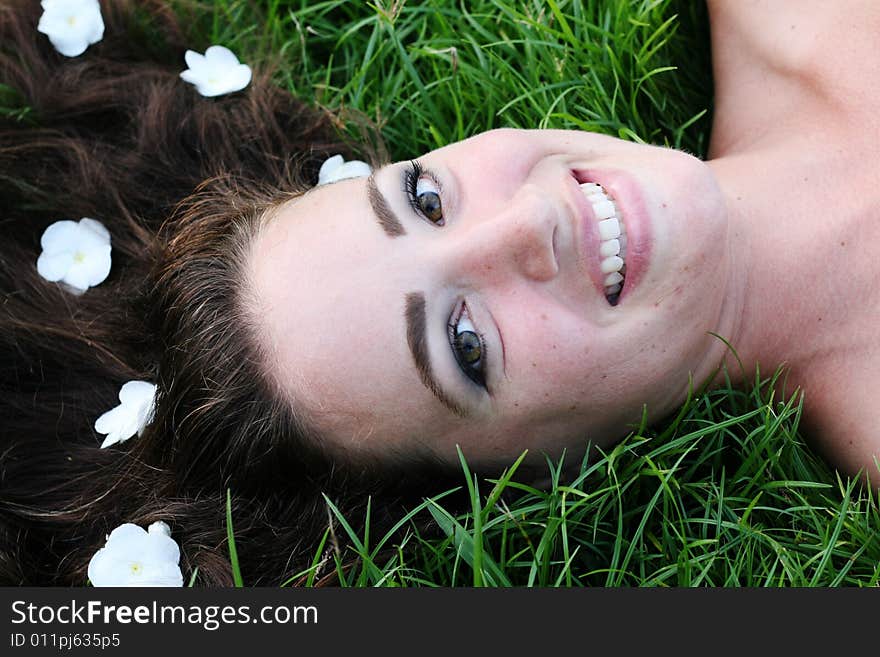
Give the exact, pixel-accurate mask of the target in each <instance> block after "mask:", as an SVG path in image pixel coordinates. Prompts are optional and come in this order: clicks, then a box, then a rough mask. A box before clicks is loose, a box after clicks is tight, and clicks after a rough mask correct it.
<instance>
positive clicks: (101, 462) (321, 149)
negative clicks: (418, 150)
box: [0, 1, 436, 586]
mask: <svg viewBox="0 0 880 657" xmlns="http://www.w3.org/2000/svg"><path fill="white" fill-rule="evenodd" d="M39 11H40V8H39V5H38V3H36V2H6V3H4V5H3V6H2V7H0V83H2V85H5V87H4V88H3V90H4V93H5V94H6V96H7V99H8V100H10V102H11V103H12V104H13V105H15V106H17V107H19V108H21V109H20V111H7V112H5V113H3V115H2V116H0V235H2V239H0V294H2V302H0V372H2V376H0V583H3V584H6V585H83V584H85V583H86V581H87V576H86V568H87V564H88V561H89V559H90V558H91V556H92V555H93V554H94V553H95V551H96V550H97V549H98V548H100V547H101V546H102V545H103V543H104V540H105V537H106V535H107V533H108V532H109V531H110V530H111V529H113V528H114V527H115V526H117V525H119V524H121V523H123V522H133V523H136V524H139V525H141V526H146V525H147V524H148V523H150V522H153V521H156V520H164V521H165V522H167V523H169V525H170V526H171V528H172V536H173V537H174V538H175V540H177V541H178V543H179V544H180V546H181V552H182V555H183V556H182V562H181V567H182V569H183V571H184V575H185V576H187V575H188V574H189V573H192V572H194V570H195V569H196V568H198V577H197V580H196V582H197V583H199V584H203V585H222V586H226V585H231V584H232V583H233V578H232V572H231V567H230V564H229V559H228V551H227V550H228V548H227V545H226V521H225V500H226V492H227V489H228V490H230V491H231V494H232V500H233V504H232V514H233V518H234V520H235V536H236V543H237V546H238V554H239V557H240V559H241V567H242V572H243V575H244V578H245V581H246V583H248V584H254V585H257V584H266V585H269V584H274V583H278V582H281V581H283V580H284V579H285V578H287V577H289V576H290V575H292V574H294V573H296V572H299V571H300V570H302V569H304V568H305V567H307V565H308V564H309V563H310V561H311V559H312V558H313V557H314V549H315V546H316V545H317V544H318V542H319V540H320V538H321V536H322V535H323V534H324V532H325V531H326V529H327V525H328V513H327V506H326V503H325V500H324V495H328V496H330V497H332V498H333V499H334V501H335V502H336V503H337V505H338V506H339V508H341V509H343V510H344V511H347V512H349V513H350V514H351V516H352V517H353V518H357V517H361V516H362V512H361V511H360V509H361V507H362V506H363V505H365V503H366V499H367V496H368V495H373V496H378V498H380V499H384V500H385V502H384V503H383V504H375V499H376V498H375V497H374V505H373V512H372V523H374V524H375V523H378V524H381V523H382V521H383V520H382V519H383V511H384V514H385V516H384V517H386V518H387V519H388V521H390V519H391V518H392V517H393V516H394V513H395V511H394V510H395V509H396V508H399V507H398V506H396V505H404V504H406V503H407V500H408V499H411V498H410V493H411V492H413V493H415V494H418V493H423V492H424V489H423V488H421V484H422V482H424V481H426V480H427V478H428V477H434V476H436V473H434V472H431V473H428V470H430V469H431V466H430V464H418V467H415V465H414V464H405V465H406V467H407V469H408V477H406V478H401V477H399V476H398V473H397V472H393V470H394V469H395V466H393V464H392V465H389V466H388V468H387V469H386V470H385V472H384V475H383V473H382V472H378V473H377V472H375V471H373V470H372V469H371V468H367V467H366V466H365V465H364V464H360V465H359V464H356V463H339V462H338V461H337V460H335V459H332V458H330V457H329V456H328V455H327V454H325V451H324V450H323V449H322V447H321V441H320V435H319V433H318V432H316V431H315V430H314V428H312V427H308V426H306V425H305V424H304V423H303V422H302V421H301V420H300V418H299V417H298V415H297V413H296V409H295V408H293V407H291V406H290V404H289V403H283V402H281V401H280V396H279V395H278V394H277V393H276V391H275V390H274V389H273V388H272V386H271V385H270V384H269V383H268V382H269V380H270V378H269V377H267V376H266V375H265V371H266V368H265V356H264V354H262V353H261V352H260V349H259V346H258V344H257V343H256V341H255V339H254V336H255V335H256V330H255V326H254V322H255V321H256V320H255V319H254V318H253V317H250V316H249V314H248V312H247V311H246V308H247V307H248V304H247V301H248V300H247V299H246V298H244V295H245V292H244V290H245V289H246V286H243V285H242V280H243V273H242V272H243V262H244V258H245V256H246V253H247V250H248V249H247V247H248V244H249V241H250V239H251V238H252V237H253V235H254V234H255V232H256V231H257V230H258V229H259V226H260V222H261V219H262V218H263V217H265V216H266V213H267V212H268V211H269V210H271V209H272V208H273V207H274V206H276V205H277V204H279V203H282V202H284V201H286V200H288V199H290V198H293V197H295V196H297V195H299V194H302V193H303V192H305V191H306V190H307V189H309V188H310V187H311V186H312V185H314V183H315V181H316V179H317V169H318V167H319V165H320V163H321V162H322V161H323V160H324V159H325V158H326V157H327V156H328V155H330V154H333V153H342V154H344V155H345V156H347V157H353V156H357V157H361V158H363V159H375V157H376V156H375V152H373V153H369V152H368V153H365V152H362V149H360V148H357V147H355V145H354V144H352V143H350V142H349V140H347V139H344V138H342V137H341V136H340V132H339V131H338V129H337V128H336V125H337V124H338V123H339V122H338V121H336V120H334V117H333V116H332V115H330V114H329V113H328V112H326V111H323V110H320V109H318V108H315V107H312V106H309V105H307V104H305V103H303V102H301V101H299V100H297V99H296V98H294V97H292V96H291V95H290V94H288V93H287V92H285V91H283V90H281V89H280V88H279V87H277V86H275V85H274V84H273V83H272V82H271V80H270V75H269V72H267V71H262V72H261V71H256V72H255V75H254V79H253V81H252V82H251V84H250V85H249V87H248V88H247V89H246V90H244V91H243V92H239V93H236V94H232V95H230V96H227V97H222V98H210V99H209V98H203V97H201V96H199V95H198V94H197V93H196V92H195V90H194V89H193V88H192V87H191V86H190V85H187V84H185V83H183V82H182V81H181V80H180V78H179V72H180V70H181V69H182V62H183V53H184V51H185V49H186V44H185V43H184V36H183V31H182V29H181V27H180V24H179V22H178V19H177V18H176V16H175V15H174V14H173V13H172V12H171V11H169V10H168V9H167V8H164V7H163V6H162V4H160V3H151V2H148V3H144V2H140V3H132V2H115V1H114V2H112V3H105V4H104V5H103V15H104V22H105V25H106V29H105V33H104V38H103V40H102V41H101V42H99V43H98V44H95V45H93V46H91V47H90V48H89V49H88V50H87V51H86V53H85V54H84V55H82V56H80V57H77V58H67V57H63V56H61V55H59V54H58V53H57V52H55V50H54V48H53V47H52V46H51V44H50V43H49V41H48V40H47V39H46V38H45V37H44V36H43V35H41V34H39V33H38V32H37V31H36V25H37V21H38V18H39ZM190 45H191V44H190ZM13 94H14V97H13ZM80 217H92V218H95V219H98V220H100V221H101V222H103V223H104V224H105V225H106V226H107V227H108V229H109V230H110V233H111V239H112V248H113V252H112V258H113V265H112V269H111V272H110V275H109V277H108V278H107V280H106V281H105V282H103V283H102V284H101V285H99V286H97V287H94V288H91V289H89V290H88V291H87V292H86V293H84V294H82V295H80V296H75V295H72V294H70V293H69V292H68V291H66V290H65V289H63V288H62V287H61V286H60V285H57V284H54V283H48V282H47V281H45V280H44V279H42V278H41V277H40V276H39V275H38V273H37V271H36V268H35V261H36V257H37V255H38V254H39V250H40V235H41V233H42V231H43V230H44V229H45V228H46V227H47V226H48V225H49V224H50V223H52V222H53V221H56V220H58V219H74V220H76V219H79V218H80ZM131 379H145V380H150V381H154V382H156V383H157V385H158V398H157V408H156V416H155V419H154V421H153V422H152V423H151V424H150V425H149V426H148V427H147V429H146V431H145V432H144V433H143V435H141V436H140V437H137V438H134V439H132V440H129V441H128V442H126V443H124V444H121V445H117V446H114V447H111V448H107V449H101V448H100V447H99V445H100V442H101V438H102V437H101V436H99V435H97V434H96V433H95V431H94V429H93V426H94V421H95V418H96V417H98V416H99V415H100V414H101V413H103V412H104V411H106V410H108V409H109V408H112V407H113V406H114V405H115V404H116V403H117V397H116V396H117V393H118V390H119V387H120V385H121V384H122V383H124V382H125V381H127V380H131ZM403 465H404V464H397V466H400V467H403ZM420 472H422V473H424V477H420V476H418V473H420ZM402 480H405V482H406V488H404V487H403V484H400V482H401V481H402ZM434 481H435V482H436V479H435V480H434Z"/></svg>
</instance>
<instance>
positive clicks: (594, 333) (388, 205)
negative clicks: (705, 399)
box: [249, 130, 734, 465]
mask: <svg viewBox="0 0 880 657" xmlns="http://www.w3.org/2000/svg"><path fill="white" fill-rule="evenodd" d="M588 182H591V183H598V184H599V185H601V187H602V190H604V194H605V195H606V197H608V198H610V199H611V200H612V201H613V204H611V205H608V204H606V205H603V202H604V201H605V199H603V198H602V196H601V195H596V194H597V190H596V188H595V187H591V186H589V185H587V186H584V187H582V186H581V184H582V183H588ZM590 195H592V198H590ZM609 214H613V216H614V217H616V218H617V219H618V221H617V222H615V221H609V219H611V217H609V216H608V215H609ZM603 217H605V219H603ZM600 222H604V223H601V224H600ZM615 223H616V224H618V225H619V224H622V230H623V231H624V235H625V238H624V239H621V238H615V237H614V236H615V234H616V232H617V231H616V230H615ZM727 232H728V231H727V223H726V212H725V207H724V204H723V202H722V197H721V193H720V191H719V189H718V187H717V185H716V183H715V180H714V178H713V175H712V173H711V172H710V170H709V168H708V166H706V165H705V164H704V163H703V162H701V161H699V160H697V159H696V158H693V157H691V156H689V155H686V154H684V153H682V152H679V151H674V150H670V149H664V148H659V147H653V146H644V145H637V144H633V143H629V142H624V141H621V140H617V139H614V138H610V137H605V136H601V135H597V134H592V133H587V132H576V131H550V130H535V131H514V130H498V131H492V132H488V133H485V134H481V135H479V136H476V137H473V138H471V139H468V140H466V141H463V142H459V143H456V144H452V145H450V146H447V147H445V148H441V149H439V150H436V151H433V152H431V153H428V154H426V155H424V156H423V157H421V158H420V159H419V160H418V165H417V166H415V167H414V166H413V164H412V163H411V162H400V163H396V164H390V165H388V166H385V167H383V168H381V169H379V170H377V171H375V172H374V174H373V176H371V178H370V179H367V178H359V179H348V180H343V181H340V182H337V183H334V184H330V185H325V186H321V187H317V188H315V189H314V190H312V191H310V192H308V193H307V194H306V195H304V196H303V197H301V198H298V199H296V200H294V201H292V202H289V203H287V204H285V205H284V206H282V207H281V208H280V209H279V210H277V211H276V212H275V213H273V215H272V217H271V218H270V220H269V221H268V223H267V224H266V225H265V226H264V228H263V229H262V231H261V234H260V235H259V237H258V238H257V239H256V240H255V243H254V246H253V251H252V260H251V265H252V268H251V271H250V275H251V279H250V281H249V284H250V285H251V286H252V291H253V292H254V298H255V305H256V309H257V312H258V313H259V316H260V317H261V318H263V321H264V326H263V327H264V331H263V335H262V336H261V337H262V339H264V340H265V341H266V344H267V345H268V348H269V353H270V354H272V362H271V364H270V365H271V367H272V368H273V374H274V375H275V377H276V378H277V381H278V382H279V384H280V385H281V386H282V388H283V389H284V390H285V391H287V392H288V393H289V396H290V398H291V399H292V400H295V402H294V403H295V404H296V407H297V408H298V409H300V410H304V411H305V413H306V417H307V419H308V420H309V421H310V422H311V423H312V424H313V425H315V426H317V427H318V428H320V429H321V430H323V433H324V435H325V436H326V439H327V440H328V441H329V442H330V446H331V447H332V448H336V449H340V448H341V449H343V450H346V451H348V452H349V453H351V454H355V455H357V454H360V455H370V456H375V457H379V458H381V457H382V456H387V455H389V454H402V455H407V454H414V453H415V454H419V453H426V452H427V453H429V454H432V455H435V456H438V457H439V458H441V459H443V460H446V461H450V462H451V461H453V460H455V459H457V456H456V451H455V446H456V445H460V446H461V448H462V451H463V452H464V454H465V456H466V457H467V458H468V460H469V462H472V463H475V464H481V463H482V464H494V465H500V464H506V463H509V462H510V461H511V460H512V459H513V458H515V457H516V456H518V455H519V454H520V453H521V452H522V451H523V450H525V449H528V450H530V455H531V456H532V457H535V458H542V457H541V453H542V452H546V453H548V454H550V455H554V456H558V455H559V454H560V453H561V451H562V450H563V449H568V451H569V452H571V451H572V450H574V451H576V452H579V451H581V450H582V449H583V448H584V447H585V446H586V443H587V441H592V442H593V444H596V445H600V446H604V445H608V444H610V443H612V442H613V441H615V440H617V439H619V438H621V437H622V436H624V435H625V434H626V433H627V432H628V431H629V430H630V429H632V428H633V427H634V426H637V425H638V423H639V422H640V421H641V419H642V416H643V408H644V409H645V412H646V415H647V417H648V419H649V420H653V419H658V418H660V417H662V416H664V415H665V414H667V413H669V412H670V411H672V410H674V408H675V406H676V405H678V404H680V403H681V402H682V401H683V399H684V397H685V396H686V394H687V390H688V385H689V375H691V374H692V375H693V376H694V377H695V378H694V383H696V384H698V383H700V382H701V380H700V379H701V378H702V377H704V376H707V375H708V374H709V373H710V372H711V371H712V369H713V368H714V367H715V366H717V364H718V363H719V361H720V357H721V354H722V346H723V345H722V344H721V343H720V341H719V340H718V339H717V338H714V337H712V336H711V335H709V333H708V332H709V331H722V332H723V331H724V330H725V329H726V328H727V327H725V326H723V324H724V322H725V321H727V320H724V319H722V318H723V317H727V316H728V315H732V314H734V313H730V312H728V311H729V309H728V308H727V307H726V305H727V302H726V297H727V295H726V294H725V291H726V286H727V285H728V272H729V256H728V238H727ZM621 248H622V251H623V252H622V253H618V255H617V256H614V255H613V253H614V252H616V251H617V250H618V249H621ZM621 255H623V256H624V257H623V258H622V260H623V264H625V268H623V269H622V273H621V271H618V273H619V274H621V275H622V276H623V287H622V291H621V292H620V293H619V299H618V300H617V303H616V305H615V304H614V302H615V297H614V294H615V293H614V289H615V288H614V287H613V286H614V284H615V282H616V281H617V280H618V278H619V277H618V276H612V274H613V273H614V270H620V264H621V263H620V261H619V260H617V259H615V258H619V257H620V256H621ZM603 263H604V265H603ZM603 268H604V270H605V271H602V270H603ZM609 277H610V278H609ZM609 281H610V282H609Z"/></svg>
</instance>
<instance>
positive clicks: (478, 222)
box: [445, 186, 559, 282]
mask: <svg viewBox="0 0 880 657" xmlns="http://www.w3.org/2000/svg"><path fill="white" fill-rule="evenodd" d="M558 222H559V214H558V212H557V211H556V208H555V205H554V203H553V202H552V200H551V199H550V198H549V196H548V195H547V194H546V193H544V192H542V190H541V189H539V188H537V187H535V186H528V187H524V188H522V189H520V191H519V192H518V193H517V194H515V195H514V196H513V197H512V198H510V199H508V200H505V201H504V202H503V203H499V204H497V205H495V206H493V207H492V208H490V209H487V210H486V211H485V213H483V212H481V209H480V208H475V209H474V210H473V213H472V214H471V216H462V217H460V221H459V222H458V225H453V226H451V227H449V228H452V230H450V231H449V233H450V234H449V235H448V237H449V238H450V239H448V241H447V244H446V245H445V246H446V247H448V248H449V249H450V250H449V253H450V257H451V258H453V259H454V260H455V263H454V264H455V265H456V269H457V270H458V271H459V272H461V273H468V274H479V275H481V276H489V277H500V276H509V275H516V276H522V277H525V278H527V279H530V280H534V281H538V282H546V281H550V280H552V279H553V278H554V277H555V276H556V274H557V273H558V272H559V265H558V262H557V259H556V250H555V246H554V237H555V235H556V230H557V227H558ZM447 230H448V228H447Z"/></svg>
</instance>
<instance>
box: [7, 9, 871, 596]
mask: <svg viewBox="0 0 880 657" xmlns="http://www.w3.org/2000/svg"><path fill="white" fill-rule="evenodd" d="M177 8H178V9H179V11H181V12H183V13H186V14H187V16H188V20H187V23H186V24H187V25H188V29H189V30H190V34H189V35H188V36H189V38H190V39H191V42H192V44H191V47H193V48H194V49H200V50H204V48H205V47H207V46H208V45H211V44H213V43H220V44H223V45H226V46H228V47H230V48H232V49H233V50H235V52H236V53H237V54H238V55H239V57H240V58H241V59H242V61H244V62H247V63H250V64H252V65H260V64H267V65H271V66H273V67H277V71H278V72H277V74H276V80H277V83H278V84H279V85H281V86H283V87H284V88H287V89H289V90H290V91H291V92H292V93H294V94H297V95H298V96H300V97H303V98H305V99H308V100H311V101H313V102H314V103H316V104H318V105H321V106H323V107H326V108H328V109H329V110H331V111H332V112H334V113H336V114H337V115H338V116H339V117H340V118H341V125H342V127H343V129H344V130H346V131H348V132H349V133H350V134H351V135H352V136H355V137H362V136H363V135H364V134H365V133H364V125H365V122H367V123H371V124H374V125H375V126H376V127H377V128H378V130H379V131H380V132H381V135H382V137H383V138H384V141H385V143H386V144H387V147H388V153H387V156H388V158H389V159H404V158H410V157H413V156H414V155H418V154H420V153H422V152H424V151H426V150H430V149H433V148H436V147H438V146H443V145H445V144H448V143H450V142H453V141H456V140H459V139H462V138H465V137H468V136H471V135H473V134H476V133H478V132H480V131H483V130H487V129H490V128H496V127H524V128H534V127H542V128H573V129H583V130H591V131H597V132H602V133H605V134H609V135H614V136H618V137H621V138H624V139H628V140H634V141H641V142H646V143H652V144H660V145H668V146H672V147H676V148H682V149H684V150H687V151H689V152H691V153H694V154H696V155H698V156H701V157H702V156H705V153H706V148H707V146H708V131H709V127H710V122H711V103H712V94H711V77H710V60H709V50H708V27H707V22H706V16H705V8H704V3H702V2H689V1H686V0H641V1H638V0H631V1H627V2H624V1H620V2H616V1H613V0H605V1H600V0H582V1H579V2H567V1H564V0H543V1H541V2H538V1H532V2H524V3H523V2H513V1H512V0H474V1H467V2H465V1H461V2H447V1H441V0H429V1H426V2H415V1H410V2H399V1H397V2H390V1H389V0H384V1H381V2H376V3H373V4H367V3H363V2H355V1H352V2H344V3H337V2H312V1H311V0H299V1H292V2H284V1H281V0H263V1H262V2H253V1H244V0H219V1H217V2H213V3H205V4H204V5H203V6H201V7H199V8H196V9H193V5H192V4H191V3H189V2H185V3H184V2H179V3H177ZM10 94H11V92H10V91H9V90H8V89H0V106H2V107H3V108H5V109H4V110H2V111H4V112H6V113H9V114H11V115H13V116H17V117H19V118H21V119H22V120H26V119H27V109H26V108H19V107H17V106H16V104H15V102H14V100H15V99H14V98H13V97H12V96H11V95H10ZM779 376H784V372H782V371H776V372H774V374H773V376H771V377H769V378H759V379H757V380H756V381H755V382H754V385H752V386H751V387H750V388H749V389H745V390H736V389H732V388H730V387H726V388H724V387H723V388H720V389H717V390H713V391H710V392H705V391H703V392H696V393H694V394H693V395H692V397H691V398H690V399H689V400H688V401H687V403H686V404H685V405H684V406H683V407H682V409H681V412H680V413H679V414H677V416H676V417H675V418H673V419H672V420H669V421H666V422H665V423H664V424H662V425H660V426H654V427H648V426H642V427H639V429H638V430H636V431H633V432H632V434H631V435H630V436H629V437H627V438H626V439H625V440H624V441H622V442H621V443H620V444H618V445H616V446H615V447H614V448H613V449H610V450H609V451H607V452H598V451H594V452H593V453H592V454H591V455H590V458H589V459H585V460H584V462H583V463H579V464H578V463H575V464H571V463H568V462H566V461H565V460H564V459H563V460H561V461H559V462H548V464H547V467H548V472H549V474H550V481H551V483H550V485H549V486H547V487H542V488H540V489H539V488H535V487H532V486H529V485H527V484H525V483H523V479H521V478H518V471H517V467H518V465H519V463H520V462H521V458H520V459H519V460H516V461H512V462H511V464H510V467H509V468H508V470H507V471H506V473H505V474H504V476H502V477H500V478H499V479H498V480H492V481H486V480H484V479H480V478H478V477H475V476H474V474H473V473H472V472H471V470H470V468H469V467H468V464H467V463H466V461H465V459H464V458H463V457H462V458H461V469H462V478H461V484H460V489H461V490H464V491H466V492H467V495H468V499H469V500H470V508H469V510H468V511H466V512H461V511H459V510H452V509H453V506H452V505H450V504H447V500H448V499H451V498H450V497H449V495H450V494H451V493H450V492H449V491H447V492H444V493H442V494H440V495H437V496H435V497H431V498H426V499H425V500H424V501H423V502H422V504H420V505H418V506H416V507H415V508H412V509H410V510H409V512H408V513H406V514H403V515H401V517H400V519H399V521H398V522H397V524H396V525H395V526H394V527H393V528H392V529H391V531H388V532H385V533H383V534H382V535H376V534H375V533H373V532H374V531H375V530H373V532H371V529H373V528H372V527H371V526H370V522H369V513H370V511H369V509H370V507H369V506H368V507H367V508H368V511H367V517H366V518H346V517H345V516H344V515H343V514H342V513H341V512H340V511H339V510H338V508H337V507H336V506H335V505H334V503H333V500H331V499H327V500H326V503H327V507H328V510H329V513H330V516H332V523H328V529H327V532H326V533H325V535H324V540H323V541H322V542H321V544H320V545H318V546H316V549H315V553H314V560H313V561H312V565H311V567H310V568H309V569H308V570H306V571H304V572H302V573H299V574H297V575H296V576H294V577H290V578H289V579H287V580H286V581H281V580H280V579H279V584H280V585H283V586H287V585H293V584H298V585H300V584H304V585H306V586H316V585H321V584H322V583H325V582H328V581H329V582H331V583H335V584H340V585H343V586H662V587H667V586H877V585H878V583H880V512H878V505H877V500H876V495H875V494H874V493H872V491H870V490H869V489H867V488H864V487H861V486H859V485H858V484H857V483H856V482H854V481H849V480H846V479H844V478H841V477H840V476H838V475H837V474H836V473H835V472H834V471H833V470H831V469H830V468H829V467H828V466H827V465H826V464H825V463H824V462H823V461H822V460H821V459H820V458H819V457H818V456H817V455H816V454H814V453H813V452H812V451H811V450H810V449H808V447H807V446H806V445H805V444H804V441H803V440H802V438H801V436H800V433H799V422H800V415H801V410H802V399H801V398H799V397H794V398H791V399H787V400H780V399H775V398H774V397H773V395H772V394H771V393H770V392H769V391H770V390H772V389H773V386H772V383H773V381H774V380H775V378H776V377H779ZM572 465H574V466H576V467H574V468H572V467H571V466H572ZM572 471H574V474H571V473H572ZM415 520H418V521H419V522H414V521H415ZM425 520H430V521H432V523H433V525H432V526H433V527H435V528H437V531H436V532H432V533H430V534H429V535H426V534H424V533H423V532H421V531H419V529H418V527H423V526H424V521H425ZM362 524H365V525H366V530H364V531H359V530H356V529H355V527H360V526H361V525H362ZM227 530H228V535H229V551H230V560H231V563H232V566H233V570H234V573H235V582H236V585H238V586H241V585H242V584H243V582H242V579H241V574H240V572H239V570H238V554H237V552H236V548H235V540H234V532H233V525H232V516H231V506H230V505H229V504H227ZM337 534H339V535H340V536H341V537H343V538H345V539H346V540H345V541H341V543H343V544H348V545H349V546H350V547H348V548H346V549H345V550H344V551H334V550H330V549H328V546H331V545H336V544H337V541H336V535H337ZM328 555H329V556H328ZM279 577H280V575H279ZM189 584H190V585H193V584H195V585H197V584H198V574H197V573H192V575H191V577H190V580H189Z"/></svg>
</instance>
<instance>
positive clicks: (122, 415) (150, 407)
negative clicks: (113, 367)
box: [95, 381, 156, 447]
mask: <svg viewBox="0 0 880 657" xmlns="http://www.w3.org/2000/svg"><path fill="white" fill-rule="evenodd" d="M119 401H120V402H121V403H120V404H119V406H114V407H113V408H111V409H110V410H109V411H107V412H106V413H104V414H103V415H101V417H99V418H98V419H97V420H95V431H97V432H98V433H105V434H107V437H106V438H105V439H104V442H103V443H101V447H109V446H110V445H115V444H116V443H122V442H125V441H126V440H128V439H129V438H131V437H132V436H133V435H134V434H137V435H141V434H142V433H143V432H144V429H145V428H146V426H147V425H148V424H149V423H150V422H152V421H153V414H154V413H155V410H156V384H154V383H148V382H147V381H129V382H128V383H126V384H125V385H124V386H122V388H120V390H119Z"/></svg>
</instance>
